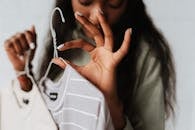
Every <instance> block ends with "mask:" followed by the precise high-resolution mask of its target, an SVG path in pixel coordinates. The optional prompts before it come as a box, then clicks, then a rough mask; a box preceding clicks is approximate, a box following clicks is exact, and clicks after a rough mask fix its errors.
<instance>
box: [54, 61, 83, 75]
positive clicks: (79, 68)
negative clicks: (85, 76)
mask: <svg viewBox="0 0 195 130" xmlns="http://www.w3.org/2000/svg"><path fill="white" fill-rule="evenodd" d="M52 63H54V64H56V65H58V66H60V67H61V68H62V69H65V68H66V66H67V65H68V64H69V65H71V66H72V67H73V68H74V69H75V70H77V71H78V72H81V69H82V67H80V66H77V65H75V64H73V63H71V62H69V61H67V60H64V59H63V58H61V57H59V58H53V59H52Z"/></svg>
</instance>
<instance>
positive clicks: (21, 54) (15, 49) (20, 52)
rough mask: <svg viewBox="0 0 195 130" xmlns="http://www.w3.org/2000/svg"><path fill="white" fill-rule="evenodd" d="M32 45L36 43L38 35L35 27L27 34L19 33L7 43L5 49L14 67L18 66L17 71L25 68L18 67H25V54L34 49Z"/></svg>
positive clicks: (26, 32)
mask: <svg viewBox="0 0 195 130" xmlns="http://www.w3.org/2000/svg"><path fill="white" fill-rule="evenodd" d="M30 43H31V44H32V43H36V33H35V29H34V27H32V28H31V29H29V30H27V31H25V32H22V33H17V34H15V35H14V36H12V37H11V38H9V39H7V40H6V41H5V43H4V48H5V50H6V52H7V55H8V57H9V59H10V61H11V62H12V64H13V66H17V67H15V69H17V68H23V67H18V66H22V65H23V63H24V59H25V57H26V53H25V52H26V51H27V50H29V48H32V47H30ZM31 46H32V45H31ZM34 50H35V44H34Z"/></svg>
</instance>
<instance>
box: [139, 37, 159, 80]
mask: <svg viewBox="0 0 195 130" xmlns="http://www.w3.org/2000/svg"><path fill="white" fill-rule="evenodd" d="M136 64H137V67H136V72H137V76H138V78H137V79H138V81H137V82H139V83H140V82H144V81H145V80H146V79H149V80H150V81H151V80H153V79H156V78H160V77H161V61H160V59H159V58H158V54H157V53H156V51H155V50H154V49H153V48H152V47H151V46H150V43H148V42H146V41H145V40H144V39H142V40H141V42H140V46H139V48H138V54H137V63H136ZM154 77H155V78H154Z"/></svg>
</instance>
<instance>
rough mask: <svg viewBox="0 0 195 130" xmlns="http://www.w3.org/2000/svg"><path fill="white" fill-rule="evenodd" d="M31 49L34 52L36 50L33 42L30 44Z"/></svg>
mask: <svg viewBox="0 0 195 130" xmlns="http://www.w3.org/2000/svg"><path fill="white" fill-rule="evenodd" d="M29 47H30V49H31V50H34V49H35V44H34V43H33V42H31V43H30V44H29Z"/></svg>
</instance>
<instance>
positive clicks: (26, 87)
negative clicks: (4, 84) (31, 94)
mask: <svg viewBox="0 0 195 130" xmlns="http://www.w3.org/2000/svg"><path fill="white" fill-rule="evenodd" d="M17 79H18V81H19V83H20V86H21V89H22V90H23V91H27V92H28V91H30V90H31V89H32V85H33V83H32V81H31V79H30V78H29V77H28V76H27V75H26V74H24V75H20V76H18V77H17Z"/></svg>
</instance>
